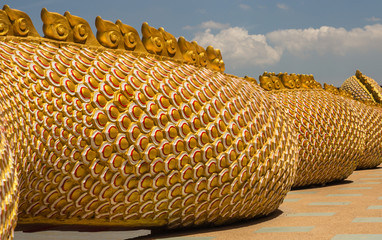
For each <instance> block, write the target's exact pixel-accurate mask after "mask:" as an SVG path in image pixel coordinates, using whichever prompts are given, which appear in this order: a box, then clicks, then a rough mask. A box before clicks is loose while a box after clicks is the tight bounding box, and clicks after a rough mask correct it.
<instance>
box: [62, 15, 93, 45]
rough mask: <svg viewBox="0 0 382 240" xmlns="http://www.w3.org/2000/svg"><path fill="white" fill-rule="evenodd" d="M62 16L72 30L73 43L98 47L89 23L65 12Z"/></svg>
mask: <svg viewBox="0 0 382 240" xmlns="http://www.w3.org/2000/svg"><path fill="white" fill-rule="evenodd" d="M64 16H65V17H66V19H67V20H68V22H69V25H70V27H71V28H72V31H73V40H74V42H76V43H83V44H88V45H95V46H97V45H99V43H98V41H97V39H96V38H95V36H94V34H93V32H92V29H91V27H90V25H89V23H88V22H87V21H86V20H85V19H83V18H81V17H78V16H74V15H72V14H70V12H68V11H66V12H65V14H64Z"/></svg>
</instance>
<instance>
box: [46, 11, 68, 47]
mask: <svg viewBox="0 0 382 240" xmlns="http://www.w3.org/2000/svg"><path fill="white" fill-rule="evenodd" d="M41 20H42V22H43V23H44V24H43V26H42V30H43V31H44V34H45V37H47V38H50V39H54V40H59V41H68V42H73V31H72V29H71V27H70V25H69V22H68V19H66V17H64V16H62V15H61V14H59V13H55V12H49V11H48V10H46V8H43V9H42V10H41Z"/></svg>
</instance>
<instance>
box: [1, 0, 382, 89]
mask: <svg viewBox="0 0 382 240" xmlns="http://www.w3.org/2000/svg"><path fill="white" fill-rule="evenodd" d="M2 2H3V4H8V5H9V6H10V7H11V8H16V9H19V10H22V11H24V12H26V13H27V14H28V15H29V16H30V17H31V18H32V20H33V22H34V25H35V27H36V29H37V30H38V31H39V32H40V34H41V35H43V34H42V22H41V20H40V11H41V9H42V8H43V7H46V8H47V9H48V11H53V12H58V13H61V14H63V13H64V12H65V11H69V12H71V13H72V14H74V15H77V16H80V17H83V18H84V19H86V20H87V21H88V22H89V23H90V25H91V26H93V30H94V31H95V27H94V20H95V18H96V16H98V15H99V16H101V17H102V18H103V19H106V20H110V21H113V22H114V21H116V20H117V19H121V20H122V22H123V23H125V24H128V25H131V26H132V27H135V28H136V29H137V30H138V32H140V27H141V24H142V23H143V22H148V23H149V24H150V25H151V26H153V27H156V28H158V27H164V28H165V29H166V30H167V31H168V32H170V33H172V34H173V35H174V36H175V37H179V36H184V37H185V38H186V39H187V40H189V41H191V40H197V41H198V42H199V44H200V45H202V46H204V47H207V46H208V45H212V46H213V47H215V48H220V49H221V50H222V55H223V60H224V61H225V63H226V73H230V74H234V75H237V76H245V75H248V76H251V77H255V78H256V79H257V78H258V76H259V75H260V74H262V73H263V72H264V71H268V72H276V73H278V72H289V73H304V74H313V75H314V76H315V79H316V80H317V81H319V82H321V83H324V82H326V83H329V84H334V85H335V86H340V85H341V84H342V82H343V81H344V80H345V79H346V78H348V77H349V76H351V75H353V74H354V72H355V70H356V69H357V68H358V69H360V70H361V71H362V72H363V73H364V74H366V75H368V76H370V77H372V78H374V79H375V80H376V81H377V82H378V83H380V84H382V11H381V10H382V1H380V0H364V1H359V0H341V1H340V0H320V1H307V0H304V1H302V0H294V1H273V0H255V1H245V0H219V1H218V0H204V1H201V0H190V1H183V0H124V1H123V0H91V1H90V0H89V1H83V0H76V1H74V0H65V1H64V0H42V1H31V0H5V1H2Z"/></svg>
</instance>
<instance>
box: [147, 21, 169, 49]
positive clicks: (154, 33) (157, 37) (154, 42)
mask: <svg viewBox="0 0 382 240" xmlns="http://www.w3.org/2000/svg"><path fill="white" fill-rule="evenodd" d="M141 31H142V43H143V45H144V46H145V48H146V50H147V51H148V52H149V53H153V54H157V55H164V56H166V54H165V51H164V48H165V43H164V39H163V36H162V34H161V33H160V32H159V30H157V29H155V28H153V27H151V26H149V24H148V23H147V22H144V23H143V24H142V28H141Z"/></svg>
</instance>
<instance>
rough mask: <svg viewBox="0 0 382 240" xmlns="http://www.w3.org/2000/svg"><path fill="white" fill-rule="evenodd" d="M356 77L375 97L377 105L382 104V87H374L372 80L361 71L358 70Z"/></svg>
mask: <svg viewBox="0 0 382 240" xmlns="http://www.w3.org/2000/svg"><path fill="white" fill-rule="evenodd" d="M355 76H356V78H357V79H358V81H360V82H361V84H363V86H364V87H365V88H366V89H367V91H369V93H370V94H371V95H372V96H373V99H374V101H375V102H377V103H382V93H381V89H380V87H379V86H378V85H377V86H375V85H373V82H374V81H372V80H371V79H370V78H368V77H367V76H365V75H363V74H362V72H361V71H360V70H356V72H355Z"/></svg>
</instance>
